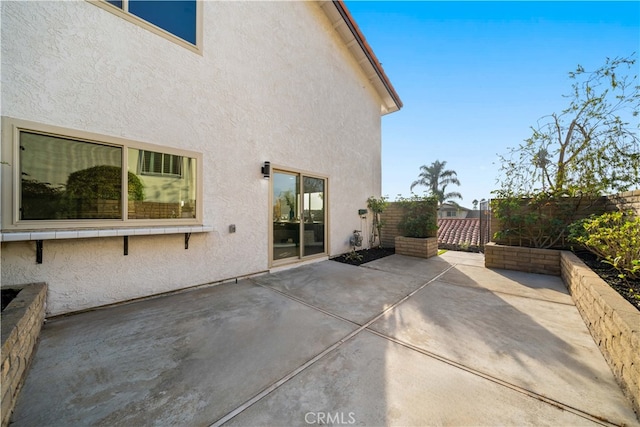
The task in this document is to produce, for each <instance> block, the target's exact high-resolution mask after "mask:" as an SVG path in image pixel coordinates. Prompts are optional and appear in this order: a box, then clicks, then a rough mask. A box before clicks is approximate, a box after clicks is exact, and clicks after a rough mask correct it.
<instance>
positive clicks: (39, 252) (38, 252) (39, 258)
mask: <svg viewBox="0 0 640 427" xmlns="http://www.w3.org/2000/svg"><path fill="white" fill-rule="evenodd" d="M36 264H42V240H36Z"/></svg>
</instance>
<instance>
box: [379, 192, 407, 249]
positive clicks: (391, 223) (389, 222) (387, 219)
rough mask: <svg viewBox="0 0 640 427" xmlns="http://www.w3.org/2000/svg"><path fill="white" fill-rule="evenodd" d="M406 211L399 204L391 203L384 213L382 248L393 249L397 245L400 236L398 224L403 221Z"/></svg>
mask: <svg viewBox="0 0 640 427" xmlns="http://www.w3.org/2000/svg"><path fill="white" fill-rule="evenodd" d="M402 215H404V210H403V209H402V207H401V206H400V205H399V204H397V203H389V204H388V205H387V207H386V208H385V210H384V212H383V213H382V216H381V217H382V220H383V226H382V230H381V233H380V234H381V239H380V241H381V242H382V246H384V247H386V248H393V247H395V244H396V241H395V239H396V236H399V235H400V231H398V224H400V221H401V220H402Z"/></svg>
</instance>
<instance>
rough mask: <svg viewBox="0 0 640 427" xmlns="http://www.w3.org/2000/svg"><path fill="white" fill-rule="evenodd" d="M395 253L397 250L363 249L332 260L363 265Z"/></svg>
mask: <svg viewBox="0 0 640 427" xmlns="http://www.w3.org/2000/svg"><path fill="white" fill-rule="evenodd" d="M395 253H396V250H395V248H372V249H361V250H359V251H355V252H349V253H346V254H344V255H340V256H339V257H335V258H332V259H333V260H334V261H338V262H342V263H344V264H351V265H361V264H364V263H365V262H371V261H375V260H377V259H380V258H384V257H386V256H389V255H393V254H395Z"/></svg>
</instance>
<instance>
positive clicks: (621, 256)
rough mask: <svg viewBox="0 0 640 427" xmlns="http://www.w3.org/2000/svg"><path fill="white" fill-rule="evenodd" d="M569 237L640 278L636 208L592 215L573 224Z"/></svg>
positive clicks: (624, 274) (622, 272)
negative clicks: (634, 214)
mask: <svg viewBox="0 0 640 427" xmlns="http://www.w3.org/2000/svg"><path fill="white" fill-rule="evenodd" d="M569 239H570V240H571V241H573V242H576V243H579V244H581V245H582V246H584V247H585V248H587V249H588V250H589V251H591V252H593V253H594V254H596V255H597V256H598V257H600V258H601V259H602V260H603V261H604V262H606V263H608V264H611V265H612V266H613V267H615V268H616V269H617V270H618V271H619V272H620V277H623V278H624V277H630V278H640V217H634V216H633V213H632V212H621V211H620V212H609V213H605V214H603V215H592V216H590V217H589V218H586V219H583V220H580V221H576V222H574V223H573V224H571V225H570V226H569Z"/></svg>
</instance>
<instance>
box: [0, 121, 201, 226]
mask: <svg viewBox="0 0 640 427" xmlns="http://www.w3.org/2000/svg"><path fill="white" fill-rule="evenodd" d="M20 132H30V133H36V134H42V135H50V136H54V137H60V138H66V139H74V140H79V141H81V142H82V141H85V142H88V143H97V144H102V145H108V146H113V147H119V148H121V149H122V165H123V167H122V177H123V180H122V193H121V194H122V195H121V197H122V199H121V212H122V218H118V219H62V220H60V219H58V220H23V219H20V182H21V176H20ZM129 148H132V149H135V150H145V151H154V152H159V153H163V154H171V155H177V156H182V157H188V158H193V159H194V160H195V162H196V183H195V184H196V209H195V213H196V215H195V218H166V219H129V218H128V210H129V209H128V191H127V185H128V172H129V171H128V169H127V164H128V163H127V159H128V151H129ZM2 160H3V162H5V163H3V164H1V165H0V173H1V176H2V197H1V202H2V208H1V211H0V212H1V213H2V231H3V232H9V231H21V230H31V231H37V230H77V229H86V228H91V229H116V228H131V227H149V226H151V227H153V226H164V227H172V226H173V227H180V226H191V225H203V211H204V210H203V203H202V200H203V199H202V196H203V170H202V169H203V156H202V153H198V152H194V151H189V150H183V149H177V148H172V147H166V146H161V145H155V144H150V143H146V142H141V141H135V140H130V139H124V138H118V137H113V136H107V135H101V134H96V133H91V132H85V131H80V130H74V129H68V128H62V127H57V126H51V125H45V124H42V123H36V122H31V121H26V120H20V119H15V118H11V117H6V116H3V117H2Z"/></svg>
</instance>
